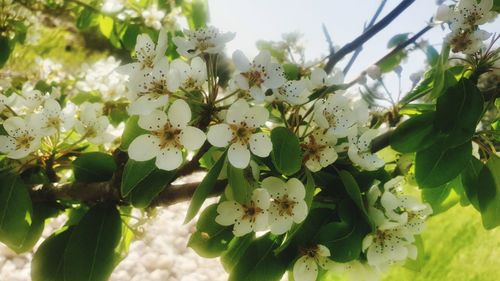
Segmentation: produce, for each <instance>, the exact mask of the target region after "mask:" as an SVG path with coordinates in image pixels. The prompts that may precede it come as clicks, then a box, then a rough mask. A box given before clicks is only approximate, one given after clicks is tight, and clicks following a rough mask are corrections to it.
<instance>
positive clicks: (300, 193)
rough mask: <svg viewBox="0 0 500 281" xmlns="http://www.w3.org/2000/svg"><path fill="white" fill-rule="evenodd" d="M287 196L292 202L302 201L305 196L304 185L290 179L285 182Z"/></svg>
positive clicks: (294, 179)
mask: <svg viewBox="0 0 500 281" xmlns="http://www.w3.org/2000/svg"><path fill="white" fill-rule="evenodd" d="M286 189H287V193H288V196H289V197H290V198H292V199H293V200H303V199H304V197H305V196H306V189H305V188H304V184H303V183H302V182H301V181H299V180H298V179H296V178H291V179H289V180H288V181H287V182H286Z"/></svg>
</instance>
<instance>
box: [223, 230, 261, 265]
mask: <svg viewBox="0 0 500 281" xmlns="http://www.w3.org/2000/svg"><path fill="white" fill-rule="evenodd" d="M253 238H254V234H253V233H249V234H247V235H245V236H242V237H234V238H233V240H231V242H230V243H229V246H228V247H227V250H226V251H225V252H224V253H223V254H222V255H221V256H220V261H221V263H222V266H223V267H224V269H225V270H226V271H227V272H230V271H232V270H233V268H234V266H235V265H236V264H237V263H238V261H239V260H240V258H241V257H242V256H243V254H245V252H246V251H247V249H248V247H250V244H251V243H252V241H253Z"/></svg>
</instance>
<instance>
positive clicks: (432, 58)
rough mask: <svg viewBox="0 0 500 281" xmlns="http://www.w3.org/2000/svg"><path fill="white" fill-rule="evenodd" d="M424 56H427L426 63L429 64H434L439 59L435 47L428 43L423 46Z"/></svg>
mask: <svg viewBox="0 0 500 281" xmlns="http://www.w3.org/2000/svg"><path fill="white" fill-rule="evenodd" d="M425 56H426V57H427V63H428V64H429V65H434V64H436V63H437V62H438V60H439V53H438V51H437V50H436V48H434V47H432V46H431V45H428V46H427V47H426V48H425Z"/></svg>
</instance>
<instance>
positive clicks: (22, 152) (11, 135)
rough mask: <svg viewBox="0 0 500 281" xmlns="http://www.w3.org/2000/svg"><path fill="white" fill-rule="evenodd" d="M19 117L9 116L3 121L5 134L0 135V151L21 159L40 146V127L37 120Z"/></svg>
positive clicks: (9, 156) (10, 156)
mask: <svg viewBox="0 0 500 281" xmlns="http://www.w3.org/2000/svg"><path fill="white" fill-rule="evenodd" d="M30 121H31V120H29V119H23V118H21V117H17V116H15V117H10V118H8V119H7V120H5V121H4V122H3V127H4V129H5V131H6V132H7V134H8V135H7V136H5V135H0V152H1V153H5V154H7V157H8V158H12V159H21V158H24V157H26V156H28V155H29V154H30V153H31V152H33V151H35V150H37V149H38V147H39V146H40V138H41V135H40V127H39V126H38V123H37V122H30Z"/></svg>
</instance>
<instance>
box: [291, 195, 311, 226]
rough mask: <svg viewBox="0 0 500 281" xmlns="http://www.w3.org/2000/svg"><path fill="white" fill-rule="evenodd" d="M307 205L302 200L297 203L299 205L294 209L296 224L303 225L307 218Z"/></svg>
mask: <svg viewBox="0 0 500 281" xmlns="http://www.w3.org/2000/svg"><path fill="white" fill-rule="evenodd" d="M307 211H308V209H307V204H306V202H305V201H303V200H301V201H299V202H297V205H295V207H294V208H293V221H294V222H295V223H301V222H302V221H304V220H305V219H306V217H307Z"/></svg>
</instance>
